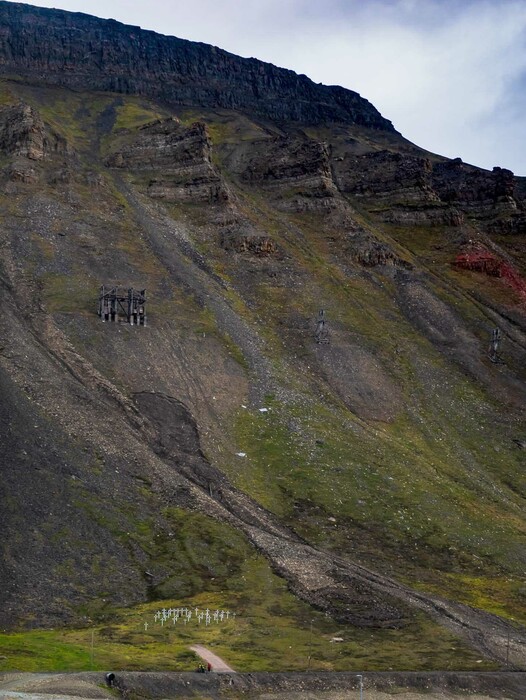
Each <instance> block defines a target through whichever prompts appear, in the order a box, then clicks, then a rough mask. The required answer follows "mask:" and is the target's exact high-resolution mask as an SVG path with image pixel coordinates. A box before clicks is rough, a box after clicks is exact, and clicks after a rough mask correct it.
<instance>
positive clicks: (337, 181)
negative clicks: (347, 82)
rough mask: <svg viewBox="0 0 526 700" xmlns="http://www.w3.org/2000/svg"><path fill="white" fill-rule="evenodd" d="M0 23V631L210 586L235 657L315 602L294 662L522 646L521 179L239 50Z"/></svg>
mask: <svg viewBox="0 0 526 700" xmlns="http://www.w3.org/2000/svg"><path fill="white" fill-rule="evenodd" d="M0 19H1V23H0V28H1V31H0V76H1V81H0V168H1V170H0V206H1V211H2V225H1V227H0V236H1V246H2V247H1V250H2V254H1V259H0V260H1V264H0V290H1V296H2V304H1V308H2V314H1V320H0V385H1V396H2V401H1V403H0V425H1V435H2V441H1V443H0V465H1V469H2V480H1V484H0V498H1V503H2V508H1V511H0V526H1V531H2V557H1V559H0V577H1V581H2V583H3V585H2V586H1V587H0V624H1V625H2V627H3V628H5V629H31V628H33V627H35V626H36V627H45V626H54V627H57V626H58V627H60V626H61V625H67V626H70V627H71V626H74V627H76V628H81V627H83V626H85V625H88V624H94V623H97V624H98V623H102V622H104V623H105V624H106V625H107V627H105V628H104V629H106V630H108V629H110V628H111V629H112V630H113V631H112V632H111V634H113V635H114V638H115V639H116V637H115V635H118V634H123V635H124V632H123V631H122V630H120V631H119V630H117V627H111V625H110V623H109V622H108V620H110V621H111V620H112V619H113V617H112V616H115V615H116V614H117V613H116V610H117V609H121V608H125V609H126V610H135V609H137V610H139V609H142V608H140V606H141V605H142V604H144V603H145V601H151V602H154V601H169V600H181V599H186V600H190V601H200V600H201V598H202V597H203V596H204V595H210V596H218V595H222V596H224V597H225V599H226V598H228V597H230V599H231V600H233V601H235V602H236V604H237V605H238V607H239V609H240V611H241V612H242V613H243V614H244V615H245V617H246V619H247V620H251V624H250V626H249V627H247V630H246V634H247V636H246V638H245V639H243V640H241V641H240V640H237V641H236V642H235V644H234V646H232V645H230V647H229V649H230V653H231V654H234V653H235V654H237V655H238V656H237V657H234V659H233V662H234V663H235V661H236V658H237V659H238V661H239V659H243V663H245V664H246V667H247V668H256V669H261V668H264V667H265V666H264V664H265V663H266V661H265V660H264V659H263V650H266V651H265V653H268V654H269V657H268V658H269V659H272V661H269V662H268V663H269V664H272V667H273V668H276V664H282V666H281V668H287V667H290V665H291V664H292V665H293V666H294V664H296V665H298V664H299V665H301V663H303V661H301V660H300V661H298V660H297V659H296V660H293V658H292V655H293V653H294V652H289V651H288V649H292V646H289V645H287V646H286V647H285V646H284V647H283V649H282V650H276V648H274V647H273V646H272V643H271V640H270V639H267V636H268V634H269V632H268V628H269V625H272V624H273V623H272V621H275V624H278V622H277V621H281V624H284V623H283V620H285V618H286V619H287V620H293V618H294V616H297V618H298V619H299V618H300V617H301V620H302V622H301V623H300V622H298V623H297V624H298V625H299V626H300V627H301V628H302V629H303V632H302V634H303V635H304V636H303V637H302V639H304V640H306V641H305V644H306V645H307V647H308V648H309V649H310V646H309V645H312V643H313V642H312V624H313V618H312V616H315V617H314V620H316V621H317V620H318V618H317V617H316V615H318V614H319V613H320V612H321V613H322V614H321V617H320V620H319V634H320V635H325V637H326V639H327V641H330V639H332V638H331V637H330V635H331V634H335V633H336V632H337V631H338V630H339V629H340V628H343V629H345V635H346V640H347V641H345V642H344V645H343V646H342V647H340V649H341V650H343V651H334V652H333V651H324V652H323V653H324V654H326V655H327V656H326V658H325V661H323V662H322V661H320V662H319V663H323V664H324V665H323V668H328V669H330V668H336V669H337V668H343V667H345V668H347V666H342V664H347V663H348V658H349V655H351V654H353V655H358V657H359V658H360V659H362V661H364V665H365V667H369V668H379V669H385V668H389V667H393V665H394V664H396V665H398V666H400V664H402V665H403V668H412V669H421V668H425V669H429V668H431V667H432V668H440V667H443V665H444V664H446V665H449V666H450V667H451V668H480V666H478V667H477V666H475V664H476V663H477V662H479V661H481V657H482V661H483V663H486V664H487V665H488V667H495V665H497V666H498V665H499V664H504V663H510V664H512V665H513V666H514V667H515V668H520V667H522V668H523V667H524V664H525V663H526V658H525V657H526V636H525V630H524V627H523V626H522V624H523V623H524V621H525V619H526V615H525V610H524V602H525V597H526V588H525V586H524V580H523V573H524V567H525V563H526V557H525V552H526V549H525V547H524V543H525V542H524V540H525V537H524V534H525V519H524V501H525V493H526V484H525V480H524V456H525V454H526V453H525V451H524V450H525V449H526V429H525V423H524V409H525V405H526V391H525V390H526V384H525V380H526V374H525V369H524V367H525V363H524V360H525V356H526V306H525V305H526V278H525V276H524V273H525V266H526V247H525V243H524V236H525V234H526V209H525V200H526V182H525V180H524V179H522V178H518V177H515V176H514V175H513V173H512V172H510V171H509V170H506V169H503V168H500V167H495V168H494V169H493V171H486V170H482V169H480V168H477V167H475V166H472V165H469V164H466V163H463V162H462V161H461V160H460V159H455V160H449V159H446V158H443V157H441V156H438V155H435V154H432V153H429V152H426V151H425V150H423V149H421V148H419V147H417V146H415V145H414V144H411V143H410V142H408V141H407V140H405V139H404V138H403V137H402V136H401V135H400V134H399V133H398V132H397V131H395V129H394V128H393V127H392V125H391V123H390V122H389V121H387V120H386V119H384V118H383V117H382V116H381V115H380V114H379V113H378V112H377V110H376V109H375V108H374V107H373V106H372V105H371V104H370V103H369V102H367V101H366V100H364V99H363V98H361V97H360V96H359V95H358V94H357V93H354V92H352V91H349V90H344V89H342V88H338V87H326V86H322V85H315V84H314V83H312V82H311V81H310V80H308V78H306V77H305V76H297V75H295V74H294V73H292V72H291V71H286V70H283V69H279V68H275V67H274V66H271V65H270V64H265V63H262V62H260V61H256V60H255V59H241V58H238V57H236V56H232V55H231V54H228V53H226V52H224V51H221V50H220V49H216V48H214V47H210V46H206V45H204V44H194V43H192V42H187V41H183V40H181V39H176V38H170V37H162V36H159V35H157V34H154V33H152V32H145V31H143V30H140V29H138V28H136V27H127V26H125V25H121V24H119V23H117V22H114V21H112V20H109V21H105V20H99V19H96V18H93V17H89V16H87V15H81V14H72V13H67V12H61V11H56V10H44V9H40V8H34V7H31V6H28V5H21V4H17V3H11V2H0ZM101 286H104V287H105V290H108V289H111V288H113V287H118V288H119V289H121V290H124V291H123V292H122V293H121V296H122V299H123V301H122V302H121V306H120V307H119V309H120V311H119V318H118V319H117V321H118V322H115V323H112V322H106V323H102V322H101V318H100V317H99V316H98V315H97V308H98V303H99V294H100V288H101ZM130 288H132V289H135V290H145V295H146V302H145V304H144V310H145V313H146V325H145V326H143V325H131V324H129V323H126V322H125V321H126V317H125V314H124V311H125V309H124V306H125V304H126V303H127V302H126V299H127V290H128V289H130ZM107 320H108V321H109V320H110V319H107ZM283 582H286V587H284V585H283ZM291 593H292V594H293V596H294V597H290V594H291ZM196 604H197V603H196ZM199 604H200V603H199ZM218 604H222V605H226V604H227V603H226V602H225V603H218ZM137 606H139V607H137ZM292 610H294V611H295V612H294V614H292V613H291V611H292ZM262 611H263V612H262ZM119 614H123V613H119ZM325 614H326V616H327V617H325ZM123 619H124V618H123ZM294 624H296V623H294V622H287V625H289V626H291V625H294ZM309 624H310V633H309ZM316 624H317V625H318V622H316ZM331 625H332V626H333V627H331ZM317 629H318V628H317ZM289 631H290V630H289ZM107 634H108V635H110V633H109V632H107ZM283 634H285V632H283ZM287 634H289V632H287ZM309 634H310V637H309ZM327 635H328V636H327ZM110 636H111V635H110ZM459 637H460V638H461V639H460V638H459ZM336 638H339V637H336ZM128 643H131V642H129V640H128ZM137 643H138V642H137ZM236 645H237V646H236ZM325 646H326V647H327V649H328V648H329V645H328V644H327V645H325ZM336 647H337V645H335V644H333V645H332V647H331V649H336ZM251 648H253V649H254V650H257V656H258V658H257V660H254V658H253V657H251V659H249V658H248V656H247V655H248V653H249V650H250V649H251ZM227 653H228V649H227ZM254 653H255V652H254ZM321 653H322V652H320V654H321ZM244 654H245V656H243V655H244ZM272 654H274V656H272ZM331 654H332V656H331ZM342 654H343V655H342ZM310 656H311V652H310V651H309V663H310ZM0 663H1V662H0ZM250 664H253V665H252V666H251V665H250ZM367 664H369V666H367ZM441 665H442V666H441ZM1 668H2V666H0V669H1Z"/></svg>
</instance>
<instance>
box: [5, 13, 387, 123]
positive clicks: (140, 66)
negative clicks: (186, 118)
mask: <svg viewBox="0 0 526 700" xmlns="http://www.w3.org/2000/svg"><path fill="white" fill-rule="evenodd" d="M0 25H1V32H0V71H1V73H2V74H3V75H9V74H14V75H15V74H16V75H23V76H24V77H25V78H27V79H30V80H32V81H35V82H37V83H41V84H47V85H63V86H67V87H70V88H75V89H90V90H108V91H112V92H122V93H125V94H136V95H145V96H148V97H151V98H154V99H158V100H159V101H161V102H165V103H167V104H172V105H174V104H179V105H189V106H192V105H193V106H206V107H224V108H228V109H236V110H241V111H246V112H248V113H251V114H254V115H259V116H262V117H267V118H271V119H275V120H280V121H298V122H303V123H321V122H331V121H334V122H342V123H346V124H361V125H363V126H368V127H371V128H373V129H381V130H387V131H393V127H392V125H391V122H389V121H388V120H387V119H384V118H383V117H382V116H381V115H380V114H379V112H378V111H377V110H376V109H375V108H374V107H373V106H372V105H371V104H370V103H369V102H368V101H367V100H365V99H363V98H362V97H360V95H358V93H356V92H353V91H351V90H345V89H343V88H340V87H327V86H324V85H317V84H315V83H313V82H312V81H311V80H309V79H308V78H307V77H306V76H304V75H297V74H296V73H294V72H292V71H288V70H284V69H281V68H276V67H275V66H273V65H271V64H269V63H263V62H262V61H258V60H256V59H243V58H239V57H237V56H234V55H232V54H229V53H227V52H226V51H222V50H221V49H218V48H215V47H213V46H207V45H206V44H197V43H193V42H190V41H185V40H183V39H177V38H175V37H165V36H161V35H159V34H155V33H153V32H147V31H143V30H141V29H139V28H138V27H130V26H126V25H123V24H120V23H119V22H114V21H110V22H107V21H103V20H98V19H96V18H94V17H89V16H88V15H83V14H72V13H67V12H61V11H58V10H46V9H39V8H36V7H30V6H28V5H22V4H18V3H12V2H0Z"/></svg>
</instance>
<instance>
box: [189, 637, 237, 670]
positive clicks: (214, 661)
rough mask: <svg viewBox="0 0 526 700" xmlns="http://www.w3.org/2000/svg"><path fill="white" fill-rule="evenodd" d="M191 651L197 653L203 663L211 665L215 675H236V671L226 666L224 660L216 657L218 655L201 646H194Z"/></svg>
mask: <svg viewBox="0 0 526 700" xmlns="http://www.w3.org/2000/svg"><path fill="white" fill-rule="evenodd" d="M190 649H191V650H192V651H195V653H196V654H197V655H198V656H200V657H201V658H202V659H203V661H206V663H207V664H210V665H211V666H212V671H214V673H235V671H234V669H233V668H230V666H229V665H228V664H226V663H225V662H224V661H223V659H221V658H219V656H216V654H214V653H213V652H212V651H210V650H209V649H207V648H206V647H204V646H202V645H201V644H194V646H192V647H190Z"/></svg>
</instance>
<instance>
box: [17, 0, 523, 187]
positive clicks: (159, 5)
mask: <svg viewBox="0 0 526 700" xmlns="http://www.w3.org/2000/svg"><path fill="white" fill-rule="evenodd" d="M30 4H33V5H39V6H41V7H58V8H61V9H64V10H72V11H79V12H87V13H89V14H94V15H97V16H99V17H112V18H114V19H117V20H119V21H122V22H125V23H128V24H135V25H140V26H141V27H143V28H145V29H153V30H155V31H158V32H162V33H163V34H171V35H175V36H178V37H181V38H184V39H192V40H194V41H203V42H206V43H209V44H214V45H215V46H220V47H221V48H224V49H226V50H228V51H231V52H232V53H236V54H239V55H241V56H255V57H256V58H260V59H262V60H264V61H270V62H272V63H274V64H276V65H279V66H283V67H285V68H291V69H293V70H295V71H296V72H298V73H305V74H306V75H308V76H309V77H310V78H312V79H313V80H315V81H316V82H322V83H325V84H328V85H333V84H338V85H343V86H344V87H348V88H351V89H352V90H356V91H357V92H359V93H360V94H361V95H362V96H363V97H366V98H367V99H368V100H369V101H371V102H372V103H373V104H374V105H375V106H376V107H377V108H378V109H379V110H380V112H381V113H382V114H383V115H384V116H385V117H387V118H388V119H391V121H392V122H393V123H394V125H395V127H396V128H397V129H398V131H400V132H402V134H403V135H404V136H405V137H406V138H408V139H410V140H411V141H413V142H415V143H417V144H418V145H419V146H422V147H424V148H427V149H428V150H430V151H434V152H436V153H440V154H442V155H445V156H449V157H453V158H454V157H457V156H460V157H461V158H462V159H463V160H465V161H467V162H471V163H474V164H475V165H479V166H482V167H485V168H492V167H493V166H494V165H500V166H502V167H506V168H510V169H511V170H513V171H514V172H515V173H517V174H519V175H526V0H155V2H153V1H152V0H50V1H47V0H34V2H32V3H30Z"/></svg>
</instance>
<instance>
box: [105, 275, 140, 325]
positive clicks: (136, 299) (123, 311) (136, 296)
mask: <svg viewBox="0 0 526 700" xmlns="http://www.w3.org/2000/svg"><path fill="white" fill-rule="evenodd" d="M145 304H146V290H145V289H140V290H138V289H133V287H130V288H129V289H128V290H126V289H119V287H105V286H104V285H102V287H101V288H100V293H99V309H98V315H99V316H100V319H101V321H102V322H105V321H113V322H118V323H120V322H121V316H122V317H124V318H125V319H126V323H129V324H130V326H145V325H146V311H145Z"/></svg>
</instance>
